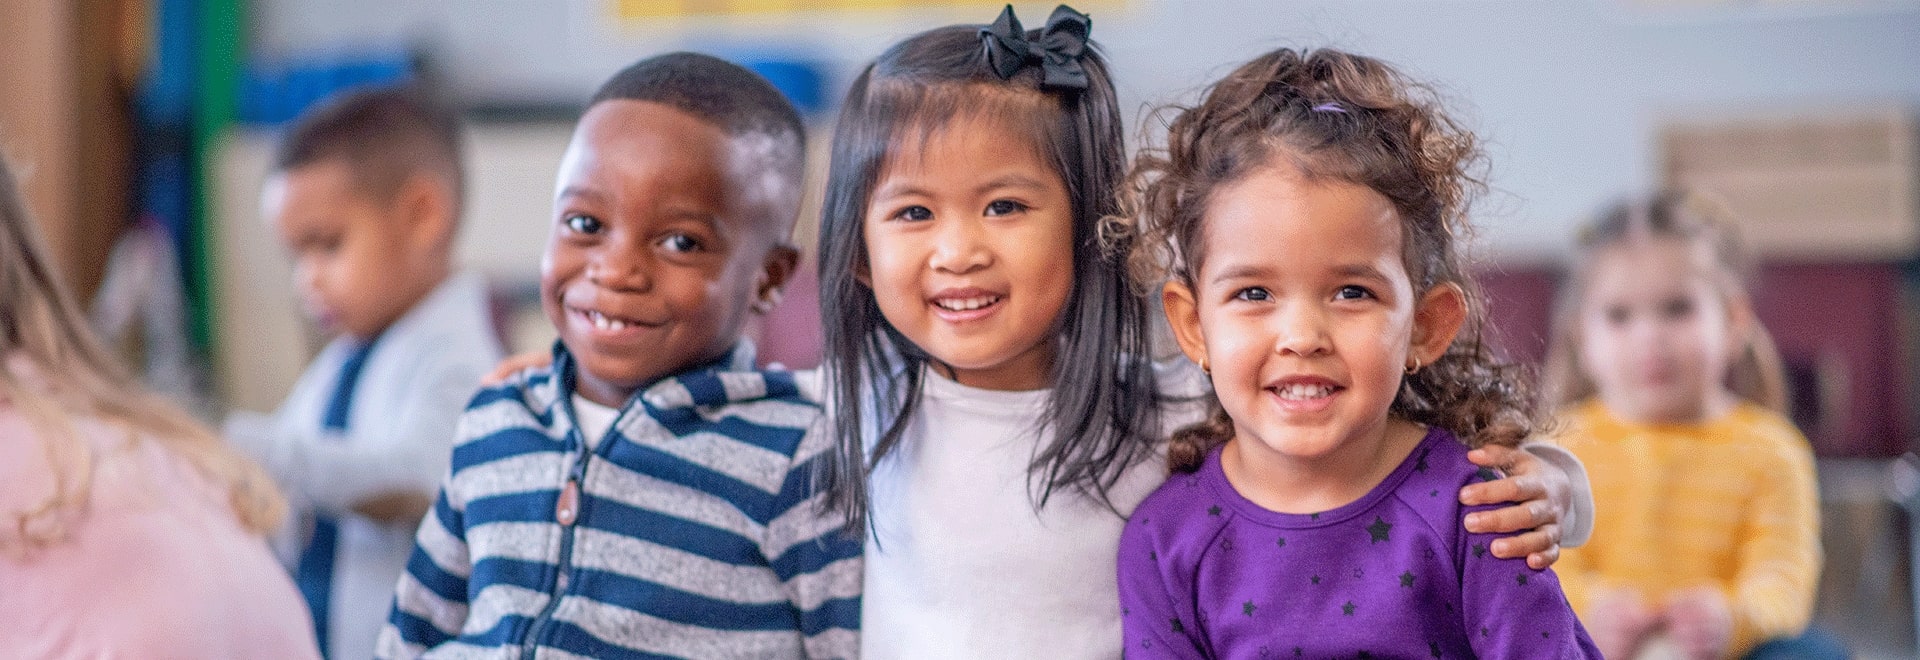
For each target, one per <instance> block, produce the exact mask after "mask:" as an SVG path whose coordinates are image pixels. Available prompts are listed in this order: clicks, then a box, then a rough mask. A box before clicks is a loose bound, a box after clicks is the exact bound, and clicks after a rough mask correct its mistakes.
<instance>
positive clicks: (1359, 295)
mask: <svg viewBox="0 0 1920 660" xmlns="http://www.w3.org/2000/svg"><path fill="white" fill-rule="evenodd" d="M1372 297H1373V292H1372V291H1368V290H1367V288H1366V287H1363V286H1355V285H1352V284H1349V285H1347V286H1343V287H1340V290H1339V291H1336V292H1334V294H1333V299H1334V300H1360V299H1363V298H1372Z"/></svg>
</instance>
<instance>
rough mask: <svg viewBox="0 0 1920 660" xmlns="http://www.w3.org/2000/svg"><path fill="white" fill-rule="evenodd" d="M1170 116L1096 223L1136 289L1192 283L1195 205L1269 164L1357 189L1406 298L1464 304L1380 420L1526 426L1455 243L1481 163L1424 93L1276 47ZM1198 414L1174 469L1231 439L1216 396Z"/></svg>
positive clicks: (1516, 438) (1201, 226)
mask: <svg viewBox="0 0 1920 660" xmlns="http://www.w3.org/2000/svg"><path fill="white" fill-rule="evenodd" d="M1171 110H1172V112H1173V115H1172V119H1171V121H1170V122H1169V124H1168V126H1167V138H1166V141H1167V143H1166V147H1165V148H1163V149H1147V150H1143V151H1142V152H1141V154H1140V155H1139V157H1138V159H1137V160H1136V162H1135V164H1134V169H1133V172H1132V173H1131V179H1130V180H1129V182H1128V184H1127V189H1128V190H1129V191H1130V192H1131V193H1132V196H1130V197H1128V198H1127V199H1128V206H1129V207H1130V208H1128V209H1127V213H1126V215H1125V216H1124V217H1122V218H1117V219H1116V221H1115V222H1114V223H1112V224H1111V225H1110V234H1111V235H1113V236H1133V237H1135V238H1134V239H1133V245H1134V255H1133V264H1134V268H1135V272H1136V274H1137V275H1138V276H1139V277H1140V281H1141V284H1143V285H1146V286H1149V287H1151V288H1159V286H1160V285H1161V283H1163V282H1165V281H1166V280H1167V279H1168V278H1169V277H1171V278H1178V279H1179V280H1181V281H1183V282H1185V283H1186V284H1187V285H1189V286H1192V285H1193V284H1194V279H1195V277H1196V276H1197V275H1198V274H1199V272H1200V263H1201V261H1203V259H1204V257H1205V256H1206V255H1205V254H1204V253H1203V251H1202V250H1200V246H1201V245H1202V244H1203V238H1204V237H1205V235H1206V218H1205V211H1206V209H1207V204H1208V202H1209V200H1210V199H1211V198H1212V196H1213V195H1214V194H1215V193H1216V192H1217V191H1218V190H1220V189H1221V188H1222V187H1223V186H1227V185H1230V184H1232V183H1234V182H1237V181H1240V180H1241V179H1243V178H1245V177H1246V176H1247V175H1249V174H1251V173H1252V172H1254V171H1256V170H1258V169H1259V168H1261V167H1266V166H1268V165H1270V164H1272V163H1274V162H1276V160H1278V159H1284V160H1280V161H1279V162H1287V163H1290V164H1292V165H1294V166H1295V167H1297V168H1298V169H1299V170H1300V171H1301V172H1302V173H1303V174H1305V175H1306V176H1307V177H1309V178H1318V179H1327V180H1333V181H1346V182H1351V183H1356V184H1360V185H1364V186H1366V187H1368V188H1371V189H1373V190H1374V191H1375V192H1377V193H1380V195H1381V196H1383V197H1386V198H1387V200H1388V201H1390V202H1392V203H1393V206H1394V209H1395V210H1396V211H1398V214H1399V216H1400V221H1401V229H1402V236H1403V237H1404V238H1403V239H1402V241H1403V244H1402V248H1401V255H1402V261H1403V262H1404V263H1405V265H1406V268H1407V273H1408V274H1409V275H1410V276H1411V277H1412V279H1413V290H1414V295H1416V296H1418V295H1420V294H1422V293H1423V292H1425V291H1427V290H1429V289H1431V288H1432V287H1434V286H1438V285H1442V284H1452V285H1455V286H1458V287H1460V289H1461V290H1462V291H1463V292H1464V293H1465V294H1466V299H1467V318H1466V323H1465V325H1464V326H1463V327H1462V328H1461V330H1460V334H1459V335H1457V336H1456V337H1455V339H1454V341H1453V344H1452V345H1450V346H1449V347H1448V348H1447V351H1446V352H1445V353H1444V354H1442V355H1441V356H1440V358H1438V359H1436V360H1434V362H1433V364H1430V365H1426V366H1425V368H1422V369H1419V370H1418V371H1416V372H1415V373H1413V374H1411V375H1408V376H1407V377H1406V378H1405V379H1403V380H1402V381H1401V385H1400V391H1399V392H1398V393H1397V394H1396V395H1395V397H1394V400H1393V403H1392V404H1391V406H1390V407H1389V408H1388V414H1389V415H1392V416H1394V417H1397V418H1400V419H1405V420H1408V421H1412V422H1416V423H1419V424H1425V425H1430V426H1438V427H1441V428H1445V429H1448V430H1450V431H1453V432H1454V433H1455V434H1457V435H1458V436H1459V438H1460V439H1461V440H1462V441H1464V442H1466V443H1467V444H1470V445H1473V446H1476V447H1477V446H1480V445H1484V444H1498V445H1507V446H1513V445H1517V444H1519V443H1520V441H1521V440H1522V439H1524V438H1526V437H1527V436H1528V435H1530V434H1532V433H1533V432H1534V431H1535V430H1536V429H1537V428H1538V426H1539V423H1538V419H1537V416H1536V414H1535V411H1534V404H1533V402H1534V395H1533V387H1532V385H1533V382H1532V378H1531V374H1530V373H1528V372H1527V371H1526V370H1525V369H1523V368H1521V367H1520V366H1518V365H1515V364H1513V363H1511V362H1508V361H1507V360H1505V359H1502V358H1501V357H1499V356H1498V355H1495V354H1494V352H1493V350H1492V348H1491V347H1490V346H1488V345H1487V344H1486V342H1485V339H1484V337H1483V333H1482V330H1483V329H1484V325H1485V323H1486V309H1485V305H1484V303H1483V302H1482V300H1481V295H1480V291H1479V288H1478V287H1477V286H1475V284H1474V281H1473V279H1472V278H1471V277H1469V276H1468V273H1467V260H1466V256H1465V255H1464V254H1463V253H1462V252H1461V250H1460V245H1459V244H1460V243H1461V242H1462V241H1464V240H1465V238H1466V237H1467V236H1468V234H1469V232H1470V231H1471V223H1470V222H1469V219H1468V214H1467V208H1468V206H1469V203H1470V201H1471V200H1472V198H1473V196H1474V193H1476V192H1478V190H1479V189H1480V188H1482V187H1484V186H1483V184H1482V183H1481V177H1480V173H1479V172H1480V170H1481V168H1482V167H1483V161H1484V159H1483V158H1482V156H1481V152H1480V150H1479V148H1478V146H1477V145H1476V144H1475V140H1474V137H1473V134H1472V133H1470V132H1468V131H1467V130H1466V129H1464V128H1462V127H1461V126H1460V125H1458V124H1457V123H1455V122H1454V121H1453V120H1452V119H1451V118H1449V117H1448V116H1447V114H1446V113H1445V112H1444V111H1443V110H1442V108H1441V107H1440V104H1439V102H1438V100H1437V98H1436V95H1435V94H1434V93H1433V92H1432V91H1431V90H1429V89H1428V88H1426V87H1425V86H1423V85H1420V84H1418V83H1416V82H1413V81H1411V80H1408V79H1406V78H1405V77H1403V76H1402V75H1401V74H1400V73H1399V72H1398V71H1396V70H1395V69H1394V68H1393V67H1391V66H1389V65H1387V64H1386V63H1385V62H1381V61H1380V60H1376V59H1373V58H1371V57H1366V56H1363V55H1355V54H1351V53H1346V52H1342V51H1338V50H1332V49H1320V50H1306V51H1295V50H1292V49H1285V48H1283V49H1279V50H1275V51H1272V52H1269V53H1266V54H1264V55H1261V56H1259V57H1256V58H1254V59H1253V60H1252V61H1250V62H1247V63H1246V64H1244V65H1241V66H1240V68H1238V69H1235V70H1234V71H1233V72H1232V73H1229V74H1227V76H1226V77H1225V78H1223V79H1221V80H1220V81H1219V82H1218V83H1215V84H1214V85H1213V87H1212V88H1210V89H1209V90H1207V93H1206V96H1205V98H1204V99H1203V100H1202V101H1201V103H1200V104H1199V105H1196V106H1193V107H1190V108H1180V107H1175V108H1172V109H1171ZM1211 409H1212V412H1211V414H1210V415H1209V416H1208V419H1207V421H1205V422H1201V423H1199V424H1195V425H1193V426H1190V427H1187V428H1184V429H1180V430H1178V431H1176V432H1175V433H1174V434H1173V438H1172V441H1171V442H1170V443H1169V446H1168V462H1169V463H1170V464H1171V465H1172V467H1173V469H1174V470H1176V471H1187V472H1191V471H1193V470H1194V469H1196V468H1198V467H1199V466H1200V463H1201V461H1202V460H1203V459H1204V458H1205V457H1206V454H1207V452H1208V451H1209V450H1210V449H1211V448H1212V447H1214V446H1215V445H1219V444H1222V443H1225V442H1226V441H1227V440H1228V439H1230V438H1231V437H1232V436H1233V420H1232V419H1230V418H1228V416H1227V414H1226V411H1225V410H1224V409H1222V408H1221V407H1220V405H1219V402H1218V401H1217V400H1216V401H1212V402H1211Z"/></svg>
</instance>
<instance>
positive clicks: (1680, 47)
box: [252, 0, 1920, 258]
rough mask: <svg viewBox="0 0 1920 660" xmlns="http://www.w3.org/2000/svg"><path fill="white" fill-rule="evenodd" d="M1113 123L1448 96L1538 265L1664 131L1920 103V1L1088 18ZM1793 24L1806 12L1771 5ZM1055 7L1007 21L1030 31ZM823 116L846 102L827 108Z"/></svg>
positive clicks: (481, 19) (555, 66) (522, 8)
mask: <svg viewBox="0 0 1920 660" xmlns="http://www.w3.org/2000/svg"><path fill="white" fill-rule="evenodd" d="M1077 4H1078V6H1080V7H1081V8H1082V9H1084V10H1086V11H1088V12H1089V13H1090V14H1092V15H1093V17H1094V21H1095V23H1094V24H1095V29H1094V35H1095V38H1096V39H1097V40H1099V41H1100V42H1102V43H1103V44H1104V45H1105V46H1106V48H1107V50H1108V52H1109V53H1110V55H1111V57H1112V60H1113V62H1114V64H1115V68H1116V70H1117V71H1118V72H1119V73H1118V75H1119V78H1120V86H1121V92H1122V100H1123V103H1124V104H1125V105H1126V106H1127V107H1128V109H1129V110H1135V109H1138V108H1139V107H1141V106H1143V105H1144V104H1147V103H1159V102H1165V101H1169V100H1181V99H1187V98H1190V97H1191V96H1192V93H1193V92H1196V91H1198V89H1199V88H1200V87H1201V86H1203V85H1204V84H1205V83H1206V82H1207V81H1210V80H1212V79H1213V78H1215V77H1217V76H1219V75H1221V74H1223V73H1225V72H1226V71H1227V70H1229V69H1230V68H1231V67H1232V65H1234V64H1236V63H1238V62H1240V61H1243V60H1245V59H1247V58H1249V57H1251V56H1253V55H1255V54H1257V53H1259V52H1261V51H1263V50H1266V49H1269V48H1273V47H1278V46H1283V45H1285V46H1321V45H1332V46H1339V47H1342V48H1348V49H1352V50H1356V51H1359V52H1363V53H1367V54H1371V55H1377V56H1380V57H1383V58H1385V59H1387V60H1389V61H1392V62H1395V63H1398V64H1400V65H1403V66H1404V67H1405V68H1407V69H1409V70H1410V71H1411V72H1413V73H1414V74H1415V75H1416V76H1417V77H1420V78H1423V79H1427V80H1431V81H1435V82H1437V83H1439V84H1440V85H1441V86H1443V87H1444V88H1445V89H1446V90H1448V91H1449V92H1450V93H1451V95H1452V96H1453V97H1454V98H1455V99H1456V100H1457V101H1458V103H1457V104H1456V105H1457V107H1458V108H1460V109H1461V111H1462V114H1464V115H1465V116H1466V118H1467V119H1468V120H1469V122H1470V123H1471V125H1473V126H1475V127H1476V128H1477V129H1478V130H1479V131H1480V133H1481V135H1482V137H1483V138H1485V139H1486V141H1487V142H1488V146H1489V151H1490V153H1491V155H1492V156H1493V158H1494V176H1493V183H1494V185H1495V187H1496V190H1497V191H1498V193H1497V194H1496V195H1494V196H1492V197H1491V198H1489V200H1488V203H1487V204H1485V205H1483V206H1482V210H1483V213H1482V215H1481V218H1482V221H1483V223H1484V225H1485V232H1484V233H1483V236H1484V237H1485V238H1486V240H1487V241H1488V242H1489V243H1490V244H1491V246H1492V247H1493V248H1494V249H1495V251H1496V252H1497V253H1499V254H1501V255H1505V256H1517V257H1522V258H1525V257H1536V256H1542V255H1550V254H1552V253H1553V252H1554V251H1556V250H1558V249H1559V247H1560V246H1561V245H1562V244H1563V243H1564V242H1565V240H1566V235H1567V233H1568V231H1569V226H1570V225H1571V224H1572V223H1574V222H1576V221H1577V220H1578V219H1579V218H1580V217H1581V216H1582V214H1585V213H1587V212H1589V211H1590V210H1591V209H1593V208H1595V207H1596V206H1598V205H1600V204H1601V203H1603V202H1604V201H1605V200H1607V199H1609V198H1611V197H1613V196H1615V195H1618V194H1620V193H1621V192H1624V191H1627V190H1630V189H1634V188H1638V187H1643V186H1645V185H1648V184H1649V182H1650V181H1651V178H1652V176H1653V162H1652V161H1653V145H1652V142H1651V140H1652V134H1653V132H1652V129H1653V128H1654V127H1655V126H1656V125H1657V124H1658V121H1659V119H1660V118H1661V117H1665V116H1686V115H1692V114H1697V113H1700V112H1719V111H1723V110H1727V109H1730V108H1740V107H1750V106H1768V107H1779V106H1798V107H1812V108H1818V107H1824V106H1831V105H1840V106H1848V105H1857V104H1871V103H1883V102H1888V101H1896V102H1908V103H1916V104H1920V2H1916V1H1915V0H1825V1H1823V2H1798V3H1757V4H1759V5H1765V6H1759V7H1755V6H1748V5H1755V4H1756V3H1751V2H1728V3H1726V4H1729V5H1741V6H1739V7H1736V8H1733V9H1718V10H1714V9H1709V10H1692V11H1685V10H1677V11H1669V10H1652V9H1642V8H1637V7H1641V6H1644V5H1653V4H1659V3H1656V2H1652V1H1651V0H1302V1H1290V2H1268V1H1262V0H1220V1H1213V2H1201V1H1190V2H1175V1H1167V0H1160V1H1154V0H1089V1H1088V2H1083V3H1077ZM1779 4H1790V5H1802V6H1806V7H1807V8H1802V9H1795V8H1792V7H1784V8H1783V7H1778V6H1775V5H1779ZM253 6H254V10H253V11H254V17H253V18H254V30H253V32H252V35H253V39H254V43H253V46H254V49H255V51H256V52H257V53H259V54H261V55H265V56H269V57H271V56H284V55H288V54H303V53H315V52H325V51H328V50H337V49H341V48H355V47H376V48H404V47H406V46H407V45H409V44H424V45H426V47H427V48H428V50H429V51H430V52H431V53H432V54H433V55H434V57H435V58H436V60H437V65H438V66H440V67H442V68H443V70H444V71H445V72H446V73H447V77H448V82H449V83H450V85H451V87H452V89H453V91H454V93H455V94H456V95H457V96H458V97H459V98H461V99H462V100H463V101H466V102H472V103H503V102H546V103H554V102H560V103H578V102H580V101H582V100H584V98H585V97H586V96H587V95H588V94H590V93H591V91H592V89H593V88H594V86H595V85H596V84H597V83H598V82H599V81H600V80H601V79H602V78H604V77H606V76H607V75H609V74H610V73H611V72H613V71H614V70H617V69H618V68H619V67H621V66H623V65H625V64H627V63H629V62H631V61H633V60H635V59H638V58H640V57H643V56H646V55H649V54H653V53H657V52H663V51H667V50H672V49H681V48H691V49H699V50H706V51H710V52H717V53H721V54H743V53H752V52H782V53H794V54H799V55H802V56H807V57H812V58H815V59H818V60H822V61H825V62H828V63H830V65H831V66H833V67H835V68H837V69H838V71H839V72H840V75H839V77H838V81H837V82H838V84H844V82H845V81H846V80H847V79H849V78H851V76H852V73H853V72H854V71H855V70H857V67H858V66H860V65H861V64H862V63H864V61H865V60H866V59H867V58H871V57H872V56H874V55H875V54H877V53H878V52H879V51H880V50H881V49H882V48H884V47H885V46H886V45H887V44H889V43H891V42H892V41H895V40H897V39H899V38H900V37H902V36H905V35H907V34H909V33H911V32H912V31H915V30H919V29H924V28H928V27H934V26H937V25H942V24H946V23H953V22H985V21H988V20H990V19H992V18H993V15H994V13H995V9H994V7H992V6H990V5H987V4H984V3H982V4H973V5H966V6H956V7H946V8H939V9H935V10H921V11H915V12H908V11H894V12H888V11H881V12H857V13H844V14H830V15H805V16H774V17H764V16H763V17H747V18H744V19H742V18H738V17H736V18H734V19H732V20H726V19H685V20H664V21H659V22H657V23H654V24H649V25H647V26H643V27H633V26H628V27H626V28H617V27H610V26H609V25H608V24H607V22H606V21H604V20H600V19H599V18H597V16H598V13H599V12H600V11H602V7H603V5H602V4H601V0H551V1H544V2H537V1H530V0H399V1H391V0H335V1H333V2H325V3H320V2H309V1H307V0H257V1H256V2H255V3H254V5H253ZM1051 7H1052V3H1033V2H1023V3H1018V6H1017V8H1018V9H1019V10H1020V12H1021V15H1022V16H1023V17H1025V18H1026V19H1027V21H1028V22H1029V23H1036V24H1037V23H1038V22H1039V21H1041V20H1044V17H1045V16H1046V13H1047V11H1048V10H1050V9H1051ZM835 96H836V97H837V96H838V93H837V90H836V93H835Z"/></svg>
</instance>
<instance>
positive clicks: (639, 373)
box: [540, 100, 797, 406]
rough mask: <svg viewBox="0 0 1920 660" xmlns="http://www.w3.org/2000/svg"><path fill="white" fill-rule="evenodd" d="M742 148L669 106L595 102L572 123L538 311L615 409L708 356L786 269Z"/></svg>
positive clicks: (770, 209)
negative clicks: (574, 125) (640, 390)
mask: <svg viewBox="0 0 1920 660" xmlns="http://www.w3.org/2000/svg"><path fill="white" fill-rule="evenodd" d="M752 143H753V141H752V140H749V139H743V138H735V137H732V136H729V135H728V134H727V133H726V132H725V131H724V130H722V129H721V128H720V127H719V126H717V125H715V124H713V123H710V122H707V121H703V120H701V119H699V118H697V117H694V116H693V115H690V114H687V113H685V112H682V111H680V110H678V109H675V108H673V107H671V106H667V105H663V104H659V103H652V102H647V101H630V100H611V101H603V102H601V103H599V104H597V105H595V106H593V107H592V108H591V109H589V110H588V112H587V114H586V115H585V116H584V117H582V118H581V119H580V124H579V126H578V127H577V128H576V129H575V130H574V133H573V142H572V143H571V144H569V145H568V146H567V152H566V156H565V158H564V159H563V160H562V161H561V164H560V174H559V180H558V182H557V183H556V185H555V190H556V191H557V192H556V196H555V199H554V214H553V219H552V222H553V225H552V227H551V232H552V233H551V234H549V238H548V241H547V251H546V256H545V257H544V258H543V259H541V263H540V280H541V281H540V289H541V303H542V305H543V306H544V307H545V309H546V312H547V318H548V319H549V320H551V321H552V322H553V324H554V327H555V328H557V329H558V330H559V334H560V340H561V341H562V342H564V343H565V344H566V346H567V350H568V351H569V352H571V353H572V354H573V356H574V358H575V359H576V360H578V361H579V366H580V369H579V371H578V374H577V375H576V381H575V389H576V390H577V391H578V392H579V393H580V394H581V395H582V396H585V397H587V398H588V399H589V400H592V401H595V402H597V403H600V404H602V405H609V406H619V405H622V404H624V403H625V402H626V399H627V397H628V396H629V395H631V394H632V393H633V392H634V391H635V390H636V389H638V388H640V387H642V386H644V385H646V384H648V383H650V382H652V381H654V380H657V379H659V378H661V377H664V376H669V375H672V374H674V373H677V372H679V371H681V370H684V369H686V368H688V367H690V366H693V365H695V364H699V363H701V362H705V361H708V360H712V359H714V358H717V357H719V356H720V355H721V354H722V353H725V352H726V350H727V349H728V348H729V347H731V346H732V345H733V343H734V342H735V341H737V340H738V339H739V337H740V330H741V324H742V322H743V321H744V320H745V318H746V315H747V312H748V311H749V309H750V308H752V307H753V306H754V303H755V302H756V301H760V300H766V299H768V298H769V297H770V295H771V294H772V292H773V291H774V290H776V289H778V288H779V286H780V285H781V284H782V283H784V282H785V280H786V277H787V276H788V275H789V274H790V273H792V271H793V268H794V265H795V262H796V261H797V253H796V252H795V251H794V250H793V249H792V248H790V247H787V246H786V245H785V244H784V241H783V239H784V236H785V234H784V231H782V230H783V229H784V228H785V227H786V222H785V220H787V219H788V218H786V217H783V216H790V215H792V213H793V209H792V208H791V207H790V205H788V204H785V203H783V202H782V199H784V198H783V197H782V196H780V195H778V194H771V193H770V192H769V186H767V185H764V183H765V181H766V174H765V170H766V169H767V167H768V165H767V164H766V162H767V161H766V159H764V158H763V157H761V156H760V155H759V154H757V153H755V152H754V150H753V149H752V146H753V145H752Z"/></svg>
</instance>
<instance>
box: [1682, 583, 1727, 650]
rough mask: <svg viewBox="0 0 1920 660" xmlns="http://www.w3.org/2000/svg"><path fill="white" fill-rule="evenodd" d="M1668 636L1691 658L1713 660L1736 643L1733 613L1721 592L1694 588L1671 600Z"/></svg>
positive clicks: (1706, 588) (1710, 588) (1705, 588)
mask: <svg viewBox="0 0 1920 660" xmlns="http://www.w3.org/2000/svg"><path fill="white" fill-rule="evenodd" d="M1665 618H1666V624H1667V634H1668V635H1670V636H1672V637H1673V641H1674V642H1675V643H1678V644H1679V645H1680V648H1681V649H1682V650H1683V651H1685V652H1686V654H1687V657H1689V658H1698V659H1700V660H1713V659H1714V658H1718V657H1720V656H1721V654H1723V653H1725V652H1726V650H1727V645H1728V644H1731V643H1733V609H1732V608H1730V607H1728V606H1727V599H1726V597H1725V596H1722V595H1720V590H1718V589H1714V588H1712V587H1694V588H1692V589H1687V590H1684V591H1680V592H1676V593H1674V594H1673V595H1672V596H1670V597H1668V598H1667V614H1666V617H1665Z"/></svg>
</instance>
